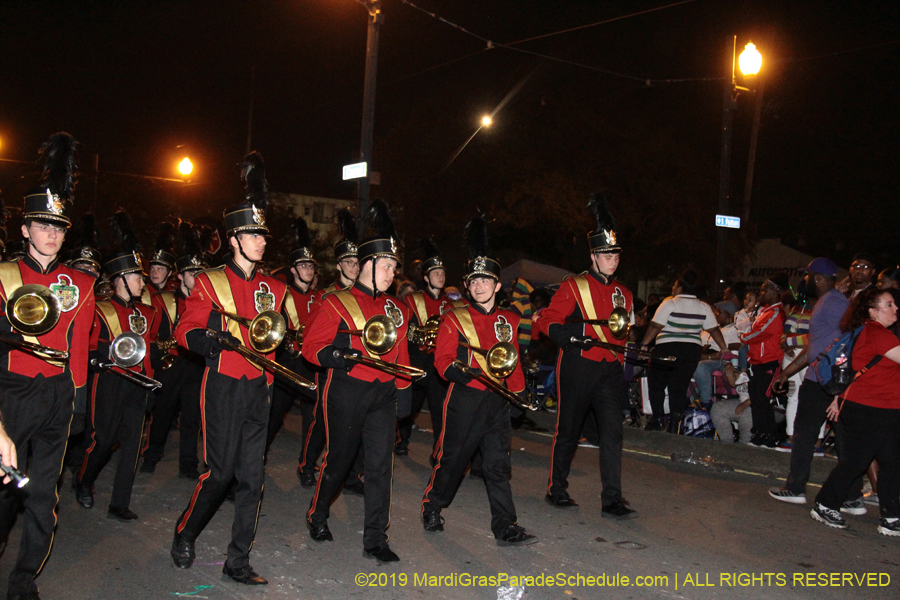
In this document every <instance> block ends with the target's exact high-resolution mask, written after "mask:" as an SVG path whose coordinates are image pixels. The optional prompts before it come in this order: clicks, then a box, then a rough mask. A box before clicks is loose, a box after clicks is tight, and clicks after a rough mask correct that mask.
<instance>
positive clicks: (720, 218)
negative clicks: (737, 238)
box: [716, 215, 741, 229]
mask: <svg viewBox="0 0 900 600" xmlns="http://www.w3.org/2000/svg"><path fill="white" fill-rule="evenodd" d="M716 227H727V228H728V229H740V228H741V218H740V217H729V216H728V215H716Z"/></svg>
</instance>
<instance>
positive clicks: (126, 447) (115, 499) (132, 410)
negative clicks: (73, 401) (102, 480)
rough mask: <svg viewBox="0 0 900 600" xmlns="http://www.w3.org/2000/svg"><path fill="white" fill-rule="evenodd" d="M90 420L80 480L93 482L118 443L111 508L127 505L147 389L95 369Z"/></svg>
mask: <svg viewBox="0 0 900 600" xmlns="http://www.w3.org/2000/svg"><path fill="white" fill-rule="evenodd" d="M91 377H92V378H93V380H94V382H93V389H92V393H91V398H89V400H88V420H87V428H86V429H85V434H86V435H85V440H84V444H85V452H84V459H83V460H82V463H81V469H80V470H79V471H78V481H80V482H81V483H83V484H85V485H89V486H91V485H94V482H95V481H96V480H97V476H98V475H99V474H100V471H101V470H103V467H104V466H106V463H107V462H109V459H110V458H112V453H113V446H115V444H116V443H118V444H119V464H118V466H117V467H116V475H115V478H114V479H113V489H112V495H111V496H110V499H109V506H110V508H128V505H129V504H130V503H131V489H132V487H133V486H134V474H135V471H136V469H137V460H138V454H139V452H140V449H141V434H142V433H143V431H144V415H145V412H146V410H147V391H146V390H145V389H144V388H142V387H141V386H139V385H137V384H136V383H132V382H130V381H128V380H126V379H124V378H122V377H119V376H118V375H114V374H112V373H108V372H104V373H94V374H92V375H91Z"/></svg>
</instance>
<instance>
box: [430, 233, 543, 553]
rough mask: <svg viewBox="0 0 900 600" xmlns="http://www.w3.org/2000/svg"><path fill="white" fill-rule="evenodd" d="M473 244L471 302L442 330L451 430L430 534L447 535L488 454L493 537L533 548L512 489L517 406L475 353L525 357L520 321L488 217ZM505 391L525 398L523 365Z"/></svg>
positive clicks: (444, 437) (434, 476) (440, 451)
mask: <svg viewBox="0 0 900 600" xmlns="http://www.w3.org/2000/svg"><path fill="white" fill-rule="evenodd" d="M466 236H467V238H468V244H469V262H468V264H467V265H466V277H465V284H466V289H467V290H468V291H469V296H470V298H471V302H470V304H469V305H468V306H466V307H464V308H454V309H452V310H450V311H449V312H446V313H445V314H444V317H443V319H442V320H441V325H440V329H439V330H438V335H437V347H436V349H435V356H434V365H435V369H436V370H437V372H438V373H440V374H441V376H442V377H443V378H444V379H446V380H447V381H449V382H450V385H449V388H448V392H447V395H446V398H445V399H444V406H443V422H444V429H443V431H442V432H441V437H440V439H439V440H438V447H437V463H436V464H435V466H434V469H433V470H432V472H431V480H430V481H429V483H428V487H427V488H425V497H424V498H423V499H422V518H423V521H424V525H425V530H426V531H432V532H437V531H443V530H444V525H443V523H444V520H443V518H442V517H441V510H442V509H444V508H446V507H447V506H449V505H450V502H451V501H452V500H453V496H454V495H455V494H456V490H457V489H458V488H459V484H460V482H461V481H462V478H463V474H464V473H465V470H466V465H468V464H469V461H471V460H472V457H473V456H474V455H475V452H476V451H477V450H479V449H480V450H481V452H482V455H483V461H482V473H483V476H484V484H485V487H486V488H487V493H488V501H489V502H490V505H491V531H493V533H494V537H495V538H496V539H497V544H498V545H499V546H523V545H527V544H533V543H535V542H536V541H537V538H536V537H535V536H533V535H531V534H529V533H528V532H526V531H525V529H524V528H523V527H521V526H520V525H519V524H518V518H517V517H516V507H515V504H514V503H513V497H512V488H511V487H510V484H509V476H510V472H511V471H512V467H511V465H510V459H509V447H510V442H511V439H512V426H511V424H510V420H509V402H508V401H507V400H506V399H505V398H503V397H502V396H500V395H499V394H498V393H497V392H495V391H493V390H491V389H489V388H488V387H487V386H486V385H485V384H484V383H482V382H481V381H479V380H478V379H477V378H475V375H480V376H481V377H490V378H491V379H494V381H495V382H497V383H498V385H501V386H502V385H503V383H502V380H500V381H498V380H497V379H496V378H494V377H493V375H491V374H490V372H489V369H488V365H487V362H486V358H485V356H483V354H481V353H478V352H476V351H475V350H474V348H480V349H483V350H487V349H489V348H490V347H491V346H493V345H494V344H496V343H498V342H505V343H508V344H512V346H513V347H514V348H515V349H516V352H518V345H519V344H518V340H517V339H516V329H517V328H518V326H519V317H517V316H516V315H515V313H513V312H512V311H509V310H504V309H501V308H498V307H497V292H499V291H500V263H498V262H497V261H496V259H493V258H490V257H489V254H488V247H487V225H486V224H485V222H484V219H483V218H482V217H480V216H479V217H476V218H474V219H472V221H470V222H469V224H468V225H467V226H466ZM464 344H465V345H464ZM467 346H469V347H467ZM460 365H462V366H463V367H464V368H460ZM505 384H506V386H508V389H509V391H510V392H512V393H514V394H518V393H520V392H523V391H524V390H525V376H524V375H523V374H522V368H521V366H520V365H519V364H518V362H517V363H516V365H515V369H514V370H513V372H512V373H511V374H510V375H509V377H508V378H507V379H506V380H505Z"/></svg>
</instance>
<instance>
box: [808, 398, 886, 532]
mask: <svg viewBox="0 0 900 600" xmlns="http://www.w3.org/2000/svg"><path fill="white" fill-rule="evenodd" d="M841 422H843V427H844V442H845V443H844V447H845V450H846V451H845V452H843V453H841V455H840V456H839V457H838V464H837V466H836V467H835V468H834V469H833V470H832V471H831V474H830V475H828V479H827V480H825V483H824V485H822V489H821V490H819V494H818V495H817V496H816V502H819V503H821V504H823V505H825V506H827V507H828V508H833V509H834V510H839V509H840V508H841V504H842V503H843V502H844V501H845V500H846V499H847V498H848V494H849V492H850V490H851V486H853V485H854V483H855V481H856V480H857V479H858V478H859V477H860V476H861V475H862V474H863V473H865V472H866V469H867V468H868V467H869V465H870V464H872V461H873V460H876V459H877V460H878V504H879V505H880V508H881V516H882V518H885V519H889V518H893V517H900V409H890V408H876V407H874V406H866V405H864V404H857V403H856V402H847V401H841V414H840V416H839V417H838V423H841Z"/></svg>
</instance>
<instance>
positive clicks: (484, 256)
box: [465, 215, 500, 283]
mask: <svg viewBox="0 0 900 600" xmlns="http://www.w3.org/2000/svg"><path fill="white" fill-rule="evenodd" d="M465 235H466V244H467V245H468V246H469V261H468V262H467V263H466V275H465V280H466V283H468V282H469V280H470V279H473V278H475V277H490V278H492V279H496V280H497V281H500V263H499V262H498V261H497V259H495V258H491V257H490V256H488V254H489V252H490V250H489V248H488V234H487V223H486V222H485V220H484V217H483V216H481V215H478V216H477V217H475V218H474V219H472V220H471V221H469V223H468V224H467V225H466V229H465Z"/></svg>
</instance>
